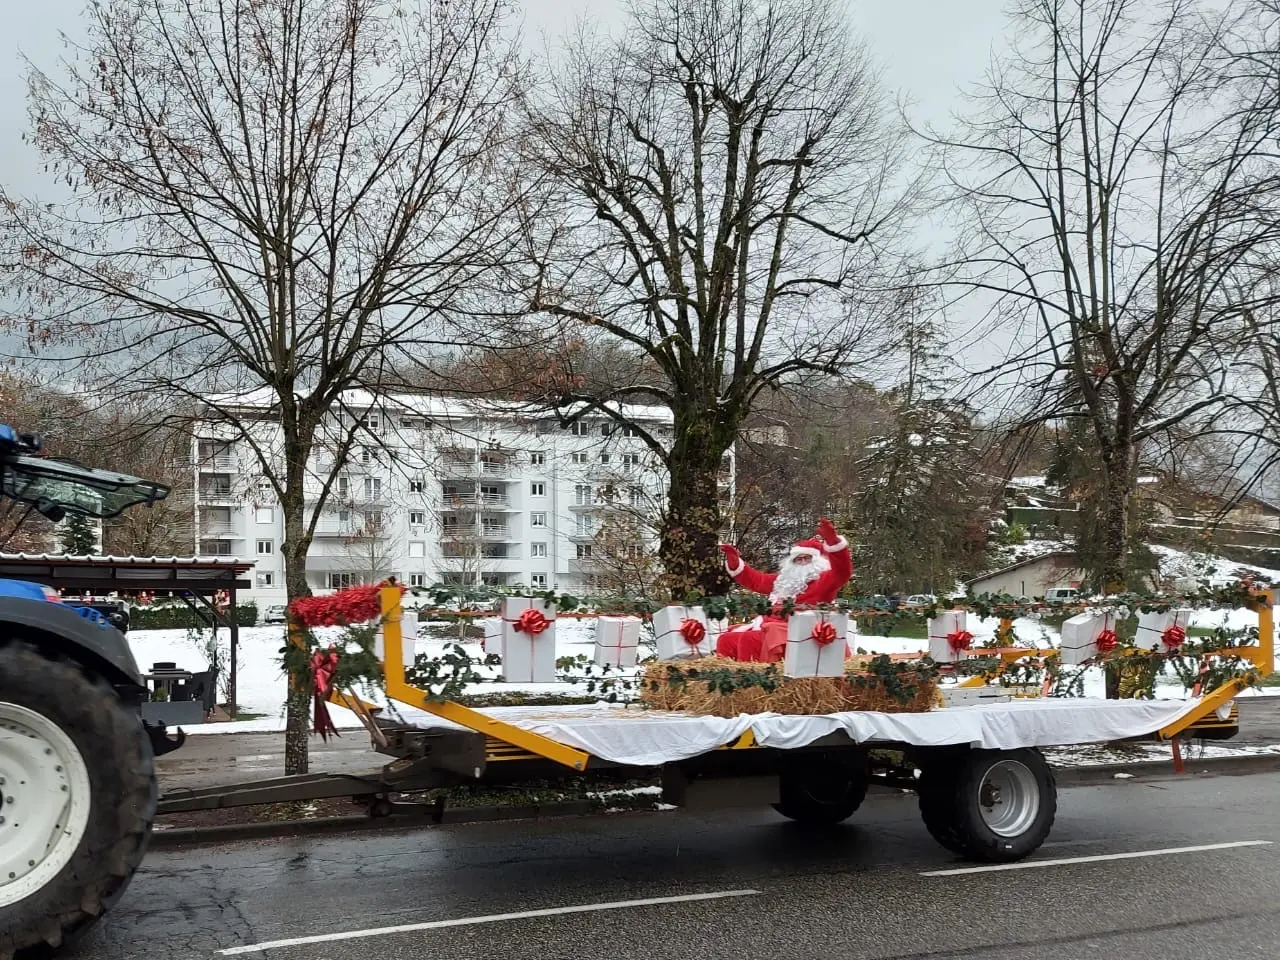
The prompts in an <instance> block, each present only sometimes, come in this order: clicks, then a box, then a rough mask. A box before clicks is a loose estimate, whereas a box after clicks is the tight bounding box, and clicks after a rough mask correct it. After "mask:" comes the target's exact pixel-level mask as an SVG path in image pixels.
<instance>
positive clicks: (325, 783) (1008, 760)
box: [160, 587, 1273, 862]
mask: <svg viewBox="0 0 1280 960" xmlns="http://www.w3.org/2000/svg"><path fill="white" fill-rule="evenodd" d="M1271 599H1272V597H1271V594H1270V592H1269V591H1265V592H1263V593H1261V594H1259V597H1258V609H1259V615H1260V627H1259V645H1258V646H1257V647H1247V648H1241V652H1242V653H1247V654H1248V655H1249V656H1250V658H1251V659H1253V660H1254V662H1255V664H1257V665H1259V666H1260V667H1261V666H1262V665H1263V664H1267V665H1268V672H1270V671H1269V665H1270V663H1271V662H1272V656H1273V640H1272V635H1273V634H1272V623H1271ZM382 612H383V621H384V625H383V638H384V639H383V644H384V649H383V658H384V667H383V668H384V673H385V679H386V694H387V697H388V699H390V700H393V701H396V702H397V703H400V704H403V705H405V706H408V707H410V708H412V709H413V710H415V711H421V712H423V713H425V714H427V715H428V716H427V717H424V718H423V719H424V721H425V722H424V723H423V724H416V723H404V722H399V721H392V720H390V719H387V718H382V717H379V716H378V714H379V713H381V712H382V711H381V709H380V708H378V707H377V706H375V705H373V704H369V703H365V702H363V701H359V700H357V699H354V698H353V697H352V695H351V694H349V693H344V692H340V691H335V692H334V693H333V694H332V696H331V697H330V699H331V701H332V702H333V703H335V704H337V705H339V706H344V707H347V708H350V709H353V710H354V711H355V712H356V713H357V715H358V716H360V717H361V718H362V719H363V720H364V722H365V724H366V726H367V728H368V730H369V732H370V735H371V737H372V740H373V743H374V747H375V749H377V750H378V752H380V753H382V754H384V755H386V756H389V757H391V758H393V760H392V761H391V762H389V763H388V764H387V765H386V766H384V767H383V768H382V769H381V770H379V771H374V772H371V773H370V774H368V775H364V776H352V775H333V774H318V775H313V776H304V777H283V778H276V779H273V780H263V781H255V782H250V783H245V784H238V785H234V786H231V787H219V788H210V789H206V790H198V791H188V792H183V793H180V794H177V795H171V796H166V797H163V798H162V799H161V802H160V812H161V813H172V812H178V811H183V810H199V809H213V808H218V807H228V806H238V805H244V804H255V803H270V802H283V801H290V800H301V799H319V798H324V797H353V798H362V799H363V801H364V802H365V803H366V804H367V806H368V809H369V812H370V813H371V814H373V815H384V814H388V813H391V812H405V811H410V810H413V811H417V812H420V813H423V814H426V815H428V816H430V817H431V818H433V819H435V820H437V821H438V820H440V818H441V815H442V809H441V806H440V804H439V803H436V804H421V803H409V804H405V803H398V802H396V800H395V797H396V796H397V795H402V794H414V793H419V792H423V791H427V790H432V789H435V788H440V787H451V786H458V785H463V784H486V785H506V784H516V783H520V782H524V781H529V780H542V779H556V778H564V777H581V778H590V779H607V780H617V779H619V778H627V777H652V776H653V775H654V773H655V767H656V770H657V772H658V774H659V775H660V777H661V783H662V789H663V799H664V800H665V801H666V802H668V803H672V804H675V805H677V806H681V807H704V806H724V805H750V804H755V803H772V805H773V806H774V808H775V809H776V810H778V811H779V812H780V813H782V814H783V815H784V816H787V817H789V818H791V819H793V820H797V821H802V822H808V823H827V824H830V823H837V822H839V821H842V820H844V819H846V818H848V817H849V816H851V815H852V814H853V813H854V812H855V811H856V810H857V808H858V806H859V805H860V804H861V803H862V800H863V798H864V797H865V795H866V792H867V790H868V788H869V787H871V786H882V787H889V788H895V789H910V790H914V791H915V792H916V793H917V794H918V795H919V801H920V812H921V816H922V819H923V820H924V824H925V826H926V828H927V829H928V830H929V832H930V833H931V834H932V835H933V837H934V838H935V839H937V840H938V841H939V842H940V843H941V844H942V845H943V846H944V847H946V848H947V849H949V850H951V851H952V852H954V853H957V854H959V855H961V856H964V857H967V858H970V859H974V860H979V861H987V862H1008V861H1012V860H1017V859H1020V858H1022V857H1025V856H1027V855H1028V854H1030V853H1032V852H1033V851H1034V850H1036V849H1037V848H1038V847H1039V846H1040V844H1041V843H1043V842H1044V840H1045V838H1046V837H1047V836H1048V834H1049V830H1050V829H1051V827H1052V825H1053V820H1054V816H1055V813H1056V809H1057V790H1056V786H1055V783H1054V778H1053V772H1052V770H1051V769H1050V767H1049V765H1048V764H1047V762H1046V761H1045V759H1044V757H1043V755H1042V754H1041V753H1040V751H1039V749H1038V748H1037V747H1036V746H1034V745H1028V746H1016V747H1013V748H1005V749H983V748H975V747H973V746H971V745H970V744H969V743H947V744H939V745H924V744H921V743H919V742H915V743H913V742H909V741H907V740H895V739H879V738H876V739H870V740H868V739H862V740H859V739H855V738H854V737H853V736H851V735H850V734H849V733H848V732H847V731H843V730H837V731H833V732H830V733H827V734H825V735H822V736H819V737H817V738H815V739H812V740H810V741H808V742H806V743H804V744H803V745H802V746H794V747H789V748H787V749H780V748H778V747H776V746H771V745H769V742H768V740H769V738H767V737H766V742H765V743H761V742H759V740H758V738H757V736H756V733H755V731H754V730H753V729H750V728H748V729H745V730H744V731H742V732H739V733H737V734H736V735H734V736H733V737H731V738H729V739H727V740H726V741H725V742H722V743H718V744H716V745H715V746H714V747H712V748H710V749H706V750H702V751H700V752H698V753H696V754H695V755H693V756H682V757H680V758H678V759H672V760H668V761H666V762H661V763H657V764H652V763H650V764H644V765H635V764H629V763H626V762H619V761H617V760H611V759H609V758H607V757H605V756H601V755H598V754H593V753H592V752H590V751H588V750H585V749H582V746H581V745H577V746H575V745H574V744H572V743H568V742H564V741H563V740H560V739H555V738H554V737H552V736H547V735H545V734H544V733H542V732H538V731H537V730H533V729H529V725H528V724H526V725H523V726H522V725H520V723H519V721H517V722H509V721H508V720H507V719H504V717H503V714H504V713H507V714H512V713H518V712H519V711H510V710H507V711H504V710H503V709H497V710H493V711H489V712H485V711H480V710H475V709H472V708H469V707H465V706H462V705H460V704H457V703H452V702H447V701H446V702H440V701H435V700H433V699H432V698H431V697H430V695H429V694H428V693H427V692H425V691H423V690H420V689H418V688H416V687H413V686H411V685H410V684H408V683H407V682H406V680H405V677H404V667H403V662H404V661H403V654H402V643H403V638H402V636H401V632H400V614H401V611H400V591H399V590H398V589H397V588H394V587H393V588H388V589H384V590H383V592H382ZM1026 654H1027V651H1026V650H1008V651H1002V659H1005V660H1012V659H1015V658H1016V657H1018V656H1026ZM969 682H970V683H972V682H973V681H969ZM981 682H982V681H981V679H980V678H978V683H981ZM1243 689H1244V683H1243V681H1241V680H1232V681H1229V682H1227V683H1225V684H1223V685H1222V686H1220V687H1218V688H1217V689H1215V690H1212V691H1210V692H1208V693H1207V694H1206V695H1204V696H1203V697H1201V698H1200V699H1198V700H1195V701H1190V702H1189V703H1188V705H1186V706H1185V707H1180V708H1176V709H1175V710H1174V712H1176V714H1177V715H1176V716H1172V717H1169V718H1167V719H1166V721H1165V722H1162V723H1159V724H1158V725H1155V726H1153V727H1152V728H1151V729H1142V730H1140V731H1136V732H1134V733H1133V735H1131V736H1129V737H1125V738H1124V739H1132V740H1148V741H1151V740H1154V741H1164V742H1169V743H1170V744H1171V745H1172V752H1173V759H1174V763H1175V767H1179V765H1180V753H1179V750H1178V743H1179V740H1180V738H1186V737H1198V738H1204V739H1225V738H1228V737H1230V736H1232V735H1234V733H1235V732H1236V731H1237V729H1238V712H1237V710H1236V708H1235V705H1234V703H1232V701H1233V699H1234V698H1235V697H1236V696H1237V695H1238V694H1239V693H1240V692H1241V691H1242V690H1243ZM1094 702H1095V703H1098V704H1111V705H1112V707H1113V708H1114V707H1115V705H1116V704H1117V703H1132V704H1136V703H1137V702H1135V701H1119V702H1117V701H1094ZM951 709H956V710H975V709H976V710H982V709H986V708H983V707H962V708H951ZM1135 709H1136V707H1135ZM1171 709H1173V708H1171ZM541 712H543V713H547V712H548V711H541ZM947 712H948V711H946V710H941V711H933V712H932V714H933V715H937V714H940V713H947ZM550 713H552V714H554V710H553V711H550ZM883 716H889V717H894V718H897V722H899V723H901V722H902V718H903V717H904V716H906V715H900V714H892V715H883ZM917 716H928V715H917ZM789 719H792V720H795V719H797V718H789ZM799 719H801V720H804V719H808V718H799ZM586 722H587V723H590V722H591V720H590V719H588V720H587V721H586ZM755 726H756V727H758V726H759V724H756V725H755ZM544 727H545V725H544ZM1061 742H1062V744H1063V745H1066V744H1069V743H1073V742H1094V741H1079V740H1075V741H1073V740H1071V739H1070V738H1069V737H1068V738H1064V739H1063V740H1062V741H1061ZM1040 743H1041V745H1047V743H1045V741H1044V740H1043V737H1042V739H1041V741H1040ZM1055 745H1057V744H1056V743H1055Z"/></svg>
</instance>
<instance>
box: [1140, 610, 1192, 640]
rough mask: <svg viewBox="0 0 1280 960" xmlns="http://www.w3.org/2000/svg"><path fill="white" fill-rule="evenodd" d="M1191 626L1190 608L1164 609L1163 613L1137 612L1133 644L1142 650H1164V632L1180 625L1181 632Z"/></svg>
mask: <svg viewBox="0 0 1280 960" xmlns="http://www.w3.org/2000/svg"><path fill="white" fill-rule="evenodd" d="M1190 626H1191V610H1190V609H1188V608H1185V607H1184V608H1182V609H1180V610H1166V611H1164V612H1163V613H1140V614H1138V632H1137V633H1136V634H1135V635H1134V637H1133V643H1134V645H1135V646H1137V647H1139V648H1140V649H1143V650H1158V651H1164V650H1167V649H1168V648H1167V647H1165V645H1164V632H1165V631H1166V630H1168V629H1169V628H1170V627H1181V628H1182V630H1183V632H1186V630H1187V629H1188V628H1189V627H1190Z"/></svg>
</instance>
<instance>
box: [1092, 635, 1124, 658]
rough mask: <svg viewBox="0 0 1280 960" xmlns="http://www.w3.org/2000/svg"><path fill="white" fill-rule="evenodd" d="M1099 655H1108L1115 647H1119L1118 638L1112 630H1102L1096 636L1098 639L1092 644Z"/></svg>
mask: <svg viewBox="0 0 1280 960" xmlns="http://www.w3.org/2000/svg"><path fill="white" fill-rule="evenodd" d="M1094 645H1095V646H1096V647H1097V648H1098V652H1099V653H1110V652H1111V651H1112V650H1114V649H1115V648H1116V647H1118V646H1120V638H1119V637H1117V636H1116V632H1115V631H1114V630H1103V631H1102V632H1101V633H1100V634H1098V639H1097V640H1096V641H1095V642H1094Z"/></svg>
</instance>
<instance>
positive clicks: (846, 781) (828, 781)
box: [773, 755, 870, 825]
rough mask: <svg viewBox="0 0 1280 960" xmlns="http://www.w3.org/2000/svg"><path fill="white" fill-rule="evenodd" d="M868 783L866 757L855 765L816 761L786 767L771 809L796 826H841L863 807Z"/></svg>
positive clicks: (821, 759) (780, 776) (782, 772)
mask: <svg viewBox="0 0 1280 960" xmlns="http://www.w3.org/2000/svg"><path fill="white" fill-rule="evenodd" d="M869 782H870V776H869V772H868V770H867V765H866V756H865V755H861V756H860V757H859V759H858V760H857V761H856V762H854V763H848V762H847V761H846V762H824V760H823V758H815V759H812V760H807V761H802V762H798V763H791V764H787V765H786V766H784V767H783V769H782V770H781V771H780V772H779V776H778V802H777V803H775V804H774V805H773V809H775V810H777V811H778V813H780V814H782V815H783V816H784V817H786V818H787V819H789V820H794V821H796V822H797V823H809V824H817V825H830V824H834V823H840V822H841V821H843V820H848V819H849V817H851V816H853V814H854V812H855V811H856V810H857V809H858V808H859V807H860V806H862V801H863V800H865V799H866V796H867V786H868V784H869Z"/></svg>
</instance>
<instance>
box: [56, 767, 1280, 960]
mask: <svg viewBox="0 0 1280 960" xmlns="http://www.w3.org/2000/svg"><path fill="white" fill-rule="evenodd" d="M1278 808H1280V774H1258V775H1254V776H1241V777H1206V778H1191V777H1188V779H1186V780H1179V781H1176V782H1168V781H1166V782H1160V783H1143V782H1141V781H1138V780H1128V781H1117V782H1116V783H1114V784H1107V785H1105V786H1101V787H1078V788H1071V789H1066V790H1063V791H1061V794H1060V803H1059V814H1058V821H1057V825H1056V826H1055V829H1054V831H1053V833H1052V835H1051V836H1050V840H1049V842H1048V843H1047V844H1046V845H1045V846H1044V847H1043V848H1042V849H1041V850H1040V851H1039V852H1038V853H1037V854H1036V855H1035V857H1034V858H1033V860H1036V861H1043V860H1048V859H1062V858H1080V857H1086V856H1094V855H1109V854H1115V853H1122V852H1134V851H1149V850H1154V849H1161V848H1169V847H1182V846H1191V845H1205V844H1213V843H1221V842H1231V841H1241V840H1264V841H1269V840H1271V839H1273V837H1274V834H1275V830H1274V822H1275V819H1276V817H1277V809H1278ZM964 866H967V865H966V864H961V863H958V862H957V861H956V860H955V859H954V858H953V857H952V856H951V855H950V854H948V853H946V851H944V850H943V849H942V848H940V847H938V846H936V845H935V844H934V843H933V841H932V840H930V839H929V837H928V835H927V834H926V833H925V831H924V828H923V827H922V826H921V824H920V822H919V819H918V817H917V815H916V808H915V800H914V797H912V796H909V795H903V794H897V793H881V794H874V793H873V794H872V796H871V797H870V798H868V801H867V803H866V805H865V806H864V807H863V809H862V810H860V811H859V812H858V813H857V814H855V815H854V817H853V818H852V819H851V820H850V821H849V822H848V823H847V824H844V825H842V826H840V827H838V828H834V829H828V830H825V831H821V830H819V831H814V830H805V829H802V828H798V827H796V826H795V825H793V824H790V823H788V822H786V821H784V820H782V818H780V817H778V816H777V815H775V814H774V813H772V811H768V810H764V811H760V810H745V811H724V812H717V813H715V814H692V813H686V812H678V813H663V814H627V815H615V816H597V817H593V818H585V819H565V820H555V821H539V822H532V821H531V822H506V823H494V824H478V825H469V826H453V827H441V828H432V829H423V830H418V831H405V832H397V833H378V834H374V835H365V836H361V837H333V836H328V837H311V838H305V839H294V840H281V841H268V842H263V841H255V842H253V843H240V844H232V845H227V846H222V847H213V848H209V847H206V848H200V849H196V850H191V851H176V850H174V851H163V852H160V851H157V852H155V853H153V854H152V855H151V856H150V857H149V858H148V860H147V862H146V864H145V865H144V868H143V870H142V871H141V872H140V873H139V875H138V876H137V878H136V879H135V880H134V882H133V884H132V885H131V886H130V888H129V890H128V892H127V893H126V895H125V897H124V899H123V900H122V901H121V902H120V903H119V904H118V905H117V906H116V908H115V910H113V911H112V913H111V915H110V917H109V918H108V920H107V921H106V922H105V923H103V924H102V925H100V926H99V928H97V929H96V930H95V931H93V932H92V933H91V934H90V935H89V936H88V937H87V938H86V939H85V940H84V941H83V942H82V943H81V944H80V945H79V947H78V948H76V949H75V950H74V951H71V952H69V953H68V954H66V956H68V957H71V958H73V960H131V958H149V960H165V958H181V960H199V958H215V957H220V956H224V954H221V953H219V951H220V950H226V949H234V948H237V947H243V946H245V945H253V944H259V943H263V942H267V941H278V940H285V941H289V940H294V939H296V938H299V937H307V936H316V935H320V936H326V937H329V936H333V935H337V934H357V936H355V937H353V938H350V939H337V940H326V941H324V942H319V943H303V944H294V945H284V946H279V947H274V948H271V949H268V950H265V951H257V952H252V953H247V954H240V955H243V956H247V957H250V958H266V960H339V958H341V960H348V958H365V957H369V958H381V960H400V958H413V960H429V958H449V960H472V958H474V960H494V958H508V957H510V958H528V960H558V958H565V960H570V958H571V960H595V958H609V960H630V958H645V960H666V958H699V960H719V958H726V960H727V958H732V960H743V958H757V957H758V958H779V960H783V958H788V960H789V958H797V960H799V958H842V960H843V958H890V957H892V958H908V957H909V958H923V957H928V958H959V957H967V958H990V960H1038V958H1053V960H1083V958H1089V960H1109V958H1122V957H1123V958H1125V960H1132V958H1146V957H1152V958H1155V957H1159V958H1162V960H1180V958H1187V960H1192V958H1194V960H1203V958H1205V957H1215V956H1229V957H1231V958H1233V960H1240V958H1255V957H1256V958H1267V960H1276V958H1277V957H1280V843H1278V844H1277V845H1275V846H1271V845H1267V846H1252V847H1236V848H1232V849H1219V850H1212V851H1200V852H1190V853H1181V854H1175V855H1166V856H1159V857H1153V858H1137V859H1121V860H1107V861H1101V862H1081V861H1079V860H1078V859H1077V860H1075V861H1074V862H1067V863H1062V864H1056V865H1046V866H1042V867H1038V868H1033V869H1019V870H1012V871H1001V872H985V873H970V874H963V875H958V876H922V875H921V873H922V872H923V871H930V870H938V869H947V868H951V867H964ZM742 891H758V892H753V893H742V894H741V895H737V896H732V897H724V898H720V899H705V900H698V901H685V902H673V903H662V904H655V905H647V906H630V907H625V908H620V909H609V910H603V911H600V910H596V911H592V912H579V913H569V914H558V915H552V916H541V917H532V918H518V919H508V920H499V921H496V922H487V923H472V922H465V923H462V924H460V925H455V926H449V927H443V928H437V929H415V930H408V931H402V932H397V933H388V934H381V935H365V934H363V933H361V932H362V931H367V930H368V929H369V928H378V927H388V926H400V925H413V924H421V923H424V922H433V921H445V920H449V921H459V920H461V921H468V920H470V919H471V918H477V917H486V916H490V915H494V914H505V913H511V912H518V911H529V910H547V909H555V908H563V907H570V906H573V907H583V906H592V905H598V904H601V903H610V902H617V901H628V900H636V899H647V898H655V897H673V896H684V895H690V894H718V893H740V892H742Z"/></svg>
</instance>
